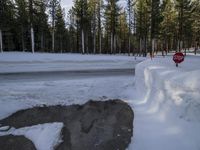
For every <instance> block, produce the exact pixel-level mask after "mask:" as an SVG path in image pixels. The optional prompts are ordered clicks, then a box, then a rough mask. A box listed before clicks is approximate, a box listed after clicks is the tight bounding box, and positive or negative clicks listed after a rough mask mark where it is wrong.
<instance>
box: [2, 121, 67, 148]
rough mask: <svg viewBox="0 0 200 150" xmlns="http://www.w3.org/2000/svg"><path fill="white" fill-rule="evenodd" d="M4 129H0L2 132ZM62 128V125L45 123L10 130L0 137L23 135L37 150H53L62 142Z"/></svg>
mask: <svg viewBox="0 0 200 150" xmlns="http://www.w3.org/2000/svg"><path fill="white" fill-rule="evenodd" d="M4 128H6V127H2V128H0V129H1V130H3V129H4ZM62 128H63V123H56V122H55V123H46V124H39V125H35V126H31V127H24V128H19V129H15V128H11V129H10V130H9V131H7V132H0V136H4V135H9V134H12V135H18V136H19V135H24V136H25V137H26V138H28V139H30V140H31V141H32V142H33V143H34V145H35V147H36V149H37V150H53V149H54V148H55V147H56V146H57V145H59V144H60V143H61V142H62V140H61V130H62Z"/></svg>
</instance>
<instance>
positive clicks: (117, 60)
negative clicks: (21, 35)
mask: <svg viewBox="0 0 200 150" xmlns="http://www.w3.org/2000/svg"><path fill="white" fill-rule="evenodd" d="M144 59H145V58H144V57H138V58H137V59H135V58H134V57H130V56H125V55H124V56H122V55H81V54H50V53H34V54H32V53H22V52H5V53H0V73H15V72H38V71H74V70H97V69H119V68H131V69H132V68H134V67H135V65H136V64H137V63H139V62H141V61H142V60H144Z"/></svg>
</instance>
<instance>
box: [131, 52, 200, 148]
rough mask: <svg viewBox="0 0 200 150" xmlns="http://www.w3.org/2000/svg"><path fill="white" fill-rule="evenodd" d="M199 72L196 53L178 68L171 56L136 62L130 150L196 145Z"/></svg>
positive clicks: (199, 59) (198, 138) (199, 120)
mask: <svg viewBox="0 0 200 150" xmlns="http://www.w3.org/2000/svg"><path fill="white" fill-rule="evenodd" d="M199 74H200V57H194V56H187V57H186V58H185V61H184V62H183V63H182V64H181V65H179V67H178V68H176V67H175V64H174V63H173V61H172V58H171V57H166V58H155V59H153V60H147V61H144V62H142V63H140V64H139V65H137V67H136V77H135V82H136V86H135V90H136V93H135V94H133V100H130V104H131V105H132V106H133V108H134V111H135V122H134V125H135V128H134V138H133V142H132V144H131V145H130V148H129V149H130V150H132V149H134V150H146V149H148V150H161V149H162V150H169V149H170V150H189V149H190V150H199V149H200V134H199V131H200V75H199Z"/></svg>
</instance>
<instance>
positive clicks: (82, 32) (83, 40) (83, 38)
mask: <svg viewBox="0 0 200 150" xmlns="http://www.w3.org/2000/svg"><path fill="white" fill-rule="evenodd" d="M84 36H85V35H84V31H83V29H81V42H82V54H84V53H85V37H84Z"/></svg>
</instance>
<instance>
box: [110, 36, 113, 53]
mask: <svg viewBox="0 0 200 150" xmlns="http://www.w3.org/2000/svg"><path fill="white" fill-rule="evenodd" d="M110 42H111V43H110V44H111V45H110V54H112V53H113V33H111V40H110Z"/></svg>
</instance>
